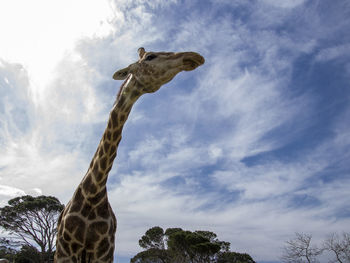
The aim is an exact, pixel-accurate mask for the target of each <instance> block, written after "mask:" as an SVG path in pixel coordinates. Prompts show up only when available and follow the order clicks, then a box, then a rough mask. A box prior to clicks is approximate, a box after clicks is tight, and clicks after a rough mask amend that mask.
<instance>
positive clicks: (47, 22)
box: [0, 0, 118, 96]
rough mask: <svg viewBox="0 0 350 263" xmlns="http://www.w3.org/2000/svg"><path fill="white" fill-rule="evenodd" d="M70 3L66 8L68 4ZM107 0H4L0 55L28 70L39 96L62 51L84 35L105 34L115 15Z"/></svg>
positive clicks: (69, 47)
mask: <svg viewBox="0 0 350 263" xmlns="http://www.w3.org/2000/svg"><path fill="white" fill-rule="evenodd" d="M68 6H69V8H67V7H68ZM117 15H118V14H117V13H116V12H114V13H112V9H111V8H110V6H109V4H108V1H98V0H88V1H74V2H70V1H66V0H64V1H51V2H47V1H45V0H34V1H30V2H26V1H20V0H15V1H6V2H1V3H0V32H1V34H2V38H1V39H2V41H1V43H0V50H2V53H1V54H0V57H1V58H3V59H6V60H7V61H11V62H19V63H21V64H23V65H24V66H25V68H26V69H27V70H28V71H29V75H30V79H31V89H32V90H33V92H34V95H36V96H40V94H41V92H42V91H43V89H45V85H46V84H47V83H48V81H50V80H52V75H53V74H54V68H55V66H56V64H57V63H58V61H59V60H60V59H61V58H62V57H63V55H64V53H65V52H66V51H68V50H72V49H73V48H74V45H75V44H76V41H77V40H79V39H80V38H82V37H83V36H106V35H108V34H110V32H111V31H112V30H113V28H112V27H111V26H110V23H109V20H111V19H113V18H114V17H117Z"/></svg>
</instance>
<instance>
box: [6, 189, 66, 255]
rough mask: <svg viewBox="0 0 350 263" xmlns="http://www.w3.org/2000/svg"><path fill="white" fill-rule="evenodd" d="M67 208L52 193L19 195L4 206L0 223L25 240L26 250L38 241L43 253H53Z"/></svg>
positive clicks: (20, 239) (37, 244) (22, 240)
mask: <svg viewBox="0 0 350 263" xmlns="http://www.w3.org/2000/svg"><path fill="white" fill-rule="evenodd" d="M63 208H64V206H63V205H62V204H61V203H60V201H59V200H58V199H57V198H55V197H52V196H38V197H33V196H29V195H26V196H21V197H16V198H13V199H11V200H9V201H8V205H7V206H5V207H2V208H0V227H2V228H3V229H4V230H5V231H7V232H9V233H10V234H11V235H12V236H13V237H15V238H16V239H17V240H19V241H21V242H22V244H24V245H25V247H24V249H25V250H26V251H29V250H33V248H34V246H33V245H35V246H38V247H39V248H40V249H41V255H42V256H43V255H45V254H49V255H50V254H52V251H53V250H54V247H55V243H54V242H55V241H54V240H55V237H56V234H57V218H58V216H59V215H60V213H61V211H62V210H63ZM42 260H43V258H42ZM42 260H41V261H42Z"/></svg>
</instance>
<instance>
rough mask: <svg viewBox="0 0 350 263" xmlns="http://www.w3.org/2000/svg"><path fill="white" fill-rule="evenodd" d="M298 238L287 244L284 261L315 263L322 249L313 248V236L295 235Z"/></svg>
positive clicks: (288, 262)
mask: <svg viewBox="0 0 350 263" xmlns="http://www.w3.org/2000/svg"><path fill="white" fill-rule="evenodd" d="M295 235H296V237H295V238H294V239H291V240H289V241H287V242H286V245H285V247H284V249H283V255H282V261H283V262H286V263H303V262H307V263H314V262H318V261H317V256H318V255H320V254H321V253H322V249H318V248H317V247H313V246H311V239H312V236H311V235H307V234H300V233H295Z"/></svg>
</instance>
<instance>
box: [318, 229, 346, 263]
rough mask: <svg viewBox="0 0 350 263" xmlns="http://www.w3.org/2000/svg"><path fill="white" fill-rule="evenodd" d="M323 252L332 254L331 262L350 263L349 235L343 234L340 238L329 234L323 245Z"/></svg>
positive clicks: (334, 234)
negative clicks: (333, 257)
mask: <svg viewBox="0 0 350 263" xmlns="http://www.w3.org/2000/svg"><path fill="white" fill-rule="evenodd" d="M323 248H324V250H327V251H330V252H332V253H333V254H334V256H335V259H334V260H332V262H339V263H345V262H347V263H349V262H350V234H349V233H343V235H342V237H340V236H339V235H338V234H336V233H332V234H330V235H329V236H328V237H327V239H326V240H325V242H324V244H323Z"/></svg>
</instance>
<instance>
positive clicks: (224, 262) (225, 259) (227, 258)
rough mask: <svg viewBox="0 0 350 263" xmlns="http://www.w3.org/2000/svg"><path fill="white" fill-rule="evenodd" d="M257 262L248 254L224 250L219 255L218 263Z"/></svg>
mask: <svg viewBox="0 0 350 263" xmlns="http://www.w3.org/2000/svg"><path fill="white" fill-rule="evenodd" d="M243 262H244V263H255V261H254V260H253V259H252V257H251V256H249V255H248V254H241V253H236V252H223V253H220V254H219V256H218V260H217V263H243Z"/></svg>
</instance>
